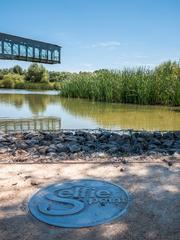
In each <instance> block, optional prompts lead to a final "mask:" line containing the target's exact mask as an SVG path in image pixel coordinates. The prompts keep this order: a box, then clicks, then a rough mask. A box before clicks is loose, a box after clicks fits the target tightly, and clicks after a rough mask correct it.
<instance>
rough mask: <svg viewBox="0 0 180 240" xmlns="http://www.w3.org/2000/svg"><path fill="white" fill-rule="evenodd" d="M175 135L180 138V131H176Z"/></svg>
mask: <svg viewBox="0 0 180 240" xmlns="http://www.w3.org/2000/svg"><path fill="white" fill-rule="evenodd" d="M174 136H175V138H178V139H180V131H176V132H174Z"/></svg>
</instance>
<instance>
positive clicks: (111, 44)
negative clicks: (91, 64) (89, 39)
mask: <svg viewBox="0 0 180 240" xmlns="http://www.w3.org/2000/svg"><path fill="white" fill-rule="evenodd" d="M120 45H121V43H120V42H117V41H107V42H99V43H95V44H92V45H91V48H117V47H119V46H120Z"/></svg>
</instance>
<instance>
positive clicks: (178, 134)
mask: <svg viewBox="0 0 180 240" xmlns="http://www.w3.org/2000/svg"><path fill="white" fill-rule="evenodd" d="M152 155H153V156H156V155H158V156H169V155H172V156H176V157H178V158H179V156H180V131H174V132H159V131H155V132H148V131H140V132H136V131H131V130H129V131H108V130H102V129H99V130H74V131H73V130H72V131H71V130H69V131H67V130H64V131H63V130H62V131H59V132H54V133H46V132H24V133H9V134H3V133H0V162H6V161H7V162H32V161H33V159H34V161H35V162H37V161H40V162H43V161H47V162H48V161H52V162H53V161H58V160H69V159H71V160H73V159H83V160H94V159H95V158H101V159H102V158H107V159H108V158H114V159H116V158H119V157H121V158H122V157H123V158H124V157H137V156H152ZM35 159H36V160H35Z"/></svg>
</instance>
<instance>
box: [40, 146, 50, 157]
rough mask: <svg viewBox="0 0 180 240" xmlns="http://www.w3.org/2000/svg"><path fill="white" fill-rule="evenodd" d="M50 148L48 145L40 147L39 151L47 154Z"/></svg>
mask: <svg viewBox="0 0 180 240" xmlns="http://www.w3.org/2000/svg"><path fill="white" fill-rule="evenodd" d="M48 148H49V147H48V146H42V147H39V149H38V152H39V153H40V154H43V155H45V154H46V152H47V150H48Z"/></svg>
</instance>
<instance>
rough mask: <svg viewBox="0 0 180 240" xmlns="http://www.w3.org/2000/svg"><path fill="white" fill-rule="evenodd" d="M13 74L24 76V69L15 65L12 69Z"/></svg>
mask: <svg viewBox="0 0 180 240" xmlns="http://www.w3.org/2000/svg"><path fill="white" fill-rule="evenodd" d="M12 71H13V73H16V74H19V75H23V69H22V68H21V67H20V66H19V65H15V66H14V67H13V69H12Z"/></svg>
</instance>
